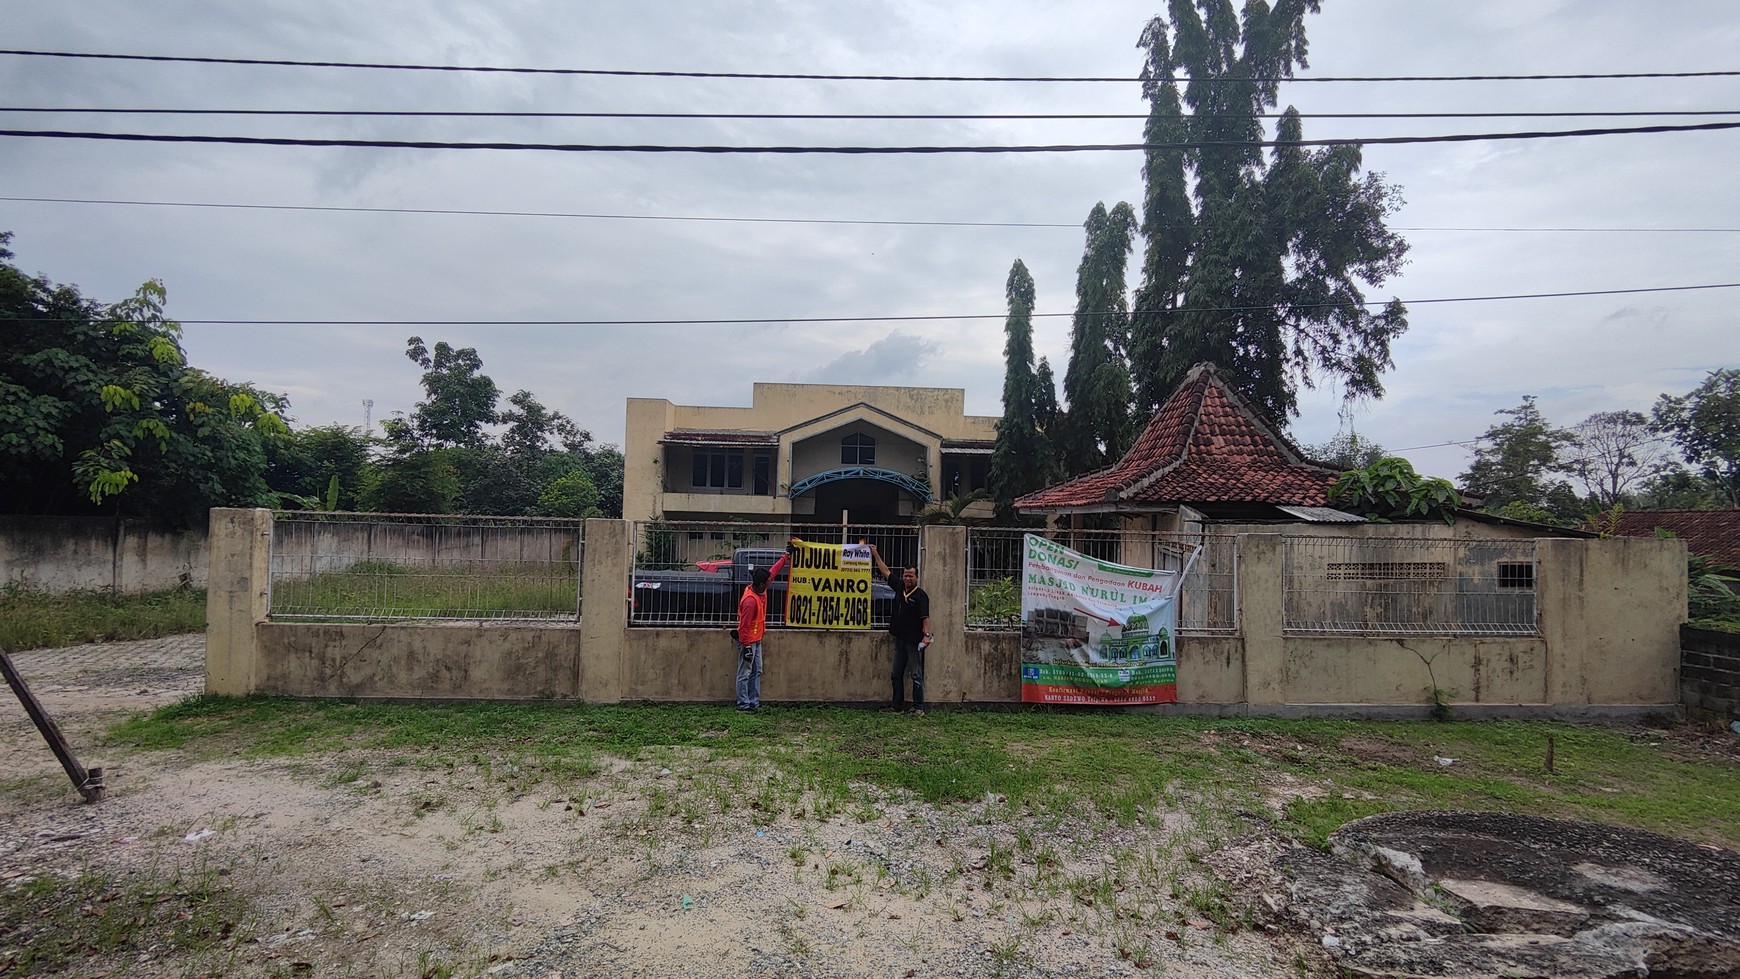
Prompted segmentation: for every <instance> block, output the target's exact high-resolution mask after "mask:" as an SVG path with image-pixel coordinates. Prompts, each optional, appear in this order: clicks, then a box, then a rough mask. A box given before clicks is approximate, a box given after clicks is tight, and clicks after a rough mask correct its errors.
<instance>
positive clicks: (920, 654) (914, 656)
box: [890, 636, 924, 707]
mask: <svg viewBox="0 0 1740 979" xmlns="http://www.w3.org/2000/svg"><path fill="white" fill-rule="evenodd" d="M908 665H910V666H911V667H912V706H914V707H923V706H924V650H922V649H920V648H918V643H915V642H907V641H906V640H904V639H902V638H900V637H899V636H895V637H894V672H893V674H892V675H891V676H890V679H891V680H893V681H894V706H896V707H899V706H900V705H901V704H903V703H905V701H906V668H907V666H908Z"/></svg>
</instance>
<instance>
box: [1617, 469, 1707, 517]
mask: <svg viewBox="0 0 1740 979" xmlns="http://www.w3.org/2000/svg"><path fill="white" fill-rule="evenodd" d="M1722 505H1723V503H1722V488H1721V487H1720V486H1718V485H1716V484H1715V483H1714V482H1711V481H1710V480H1708V479H1706V478H1704V476H1703V474H1702V473H1695V472H1692V471H1691V470H1689V469H1686V468H1685V467H1683V466H1671V467H1668V468H1666V469H1663V470H1662V471H1661V472H1659V473H1657V474H1655V475H1654V476H1651V477H1650V478H1649V479H1646V480H1644V483H1643V488H1642V489H1641V490H1639V491H1638V494H1637V509H1639V510H1710V509H1715V508H1717V507H1720V506H1722Z"/></svg>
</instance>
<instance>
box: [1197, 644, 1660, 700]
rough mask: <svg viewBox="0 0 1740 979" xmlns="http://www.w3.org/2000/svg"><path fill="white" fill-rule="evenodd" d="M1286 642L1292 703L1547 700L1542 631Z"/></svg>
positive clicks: (1285, 684) (1286, 681)
mask: <svg viewBox="0 0 1740 979" xmlns="http://www.w3.org/2000/svg"><path fill="white" fill-rule="evenodd" d="M1285 648H1286V655H1285V662H1286V666H1285V672H1284V679H1283V681H1282V688H1283V689H1284V690H1285V691H1286V696H1287V701H1286V702H1287V703H1290V704H1429V703H1432V702H1433V696H1432V691H1433V687H1434V686H1436V687H1437V689H1438V690H1439V691H1440V696H1441V697H1442V698H1443V699H1444V701H1445V702H1447V703H1452V704H1541V703H1545V702H1546V664H1547V644H1546V643H1545V642H1544V641H1542V640H1540V639H1472V638H1461V639H1456V638H1445V637H1437V636H1406V637H1395V638H1387V639H1385V638H1368V637H1363V636H1351V637H1340V636H1337V637H1320V636H1289V637H1288V638H1287V640H1286V643H1285ZM1428 664H1429V665H1428ZM1183 672H1184V668H1183V666H1182V665H1181V666H1180V667H1179V674H1180V675H1181V676H1182V675H1183ZM1661 702H1662V701H1652V703H1661Z"/></svg>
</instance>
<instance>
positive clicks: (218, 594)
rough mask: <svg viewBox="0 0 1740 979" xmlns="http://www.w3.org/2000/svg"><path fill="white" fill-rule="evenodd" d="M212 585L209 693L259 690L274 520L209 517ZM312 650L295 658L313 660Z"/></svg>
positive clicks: (259, 513) (240, 513) (261, 514)
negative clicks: (260, 639)
mask: <svg viewBox="0 0 1740 979" xmlns="http://www.w3.org/2000/svg"><path fill="white" fill-rule="evenodd" d="M210 537H211V580H210V584H209V585H208V586H207V587H206V590H205V691H206V693H216V694H228V695H230V696H238V697H239V696H241V695H243V694H249V693H257V692H258V691H259V690H260V686H259V683H260V672H259V669H258V667H259V658H260V657H259V653H260V641H259V628H260V626H261V625H262V624H263V623H264V622H265V621H266V611H267V608H268V601H269V598H270V594H271V593H270V590H269V589H270V588H271V580H272V579H271V557H272V514H271V512H270V511H268V510H230V509H220V508H214V509H213V510H212V511H211V528H210ZM314 652H315V651H314V650H311V649H302V650H298V652H297V653H296V654H295V655H312V654H313V653H314Z"/></svg>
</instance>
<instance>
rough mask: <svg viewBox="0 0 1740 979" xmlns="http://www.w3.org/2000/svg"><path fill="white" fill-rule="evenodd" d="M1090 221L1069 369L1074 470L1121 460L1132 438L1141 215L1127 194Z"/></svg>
mask: <svg viewBox="0 0 1740 979" xmlns="http://www.w3.org/2000/svg"><path fill="white" fill-rule="evenodd" d="M1083 228H1085V229H1086V231H1087V245H1086V247H1085V249H1084V251H1083V253H1082V259H1081V266H1080V268H1079V269H1078V270H1077V271H1076V280H1075V322H1074V325H1073V326H1072V327H1071V329H1070V349H1069V365H1068V366H1067V367H1066V368H1065V369H1064V373H1063V394H1064V398H1065V399H1066V400H1067V401H1068V407H1067V414H1066V415H1065V418H1064V423H1063V429H1064V437H1063V444H1062V446H1060V448H1061V456H1062V460H1063V466H1064V470H1065V472H1067V473H1068V474H1070V475H1076V474H1078V473H1083V472H1086V471H1088V470H1090V469H1097V468H1099V467H1100V466H1104V465H1106V464H1107V463H1109V462H1112V461H1115V460H1116V459H1117V458H1118V457H1119V456H1121V455H1123V454H1124V450H1125V449H1127V448H1129V445H1130V373H1129V368H1128V367H1127V366H1126V363H1125V360H1124V358H1125V356H1126V353H1127V351H1128V349H1129V344H1130V300H1129V296H1128V294H1127V293H1126V291H1125V288H1124V267H1125V266H1126V265H1127V264H1128V262H1129V256H1130V248H1131V246H1132V238H1133V237H1134V235H1135V232H1136V215H1135V212H1134V211H1133V210H1131V208H1130V205H1128V204H1126V203H1124V202H1122V201H1119V202H1118V204H1117V205H1116V206H1114V207H1113V208H1112V209H1111V210H1110V211H1107V210H1106V205H1105V204H1104V203H1098V204H1095V205H1094V209H1093V210H1092V211H1091V212H1089V214H1088V219H1087V221H1086V223H1085V224H1083Z"/></svg>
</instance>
